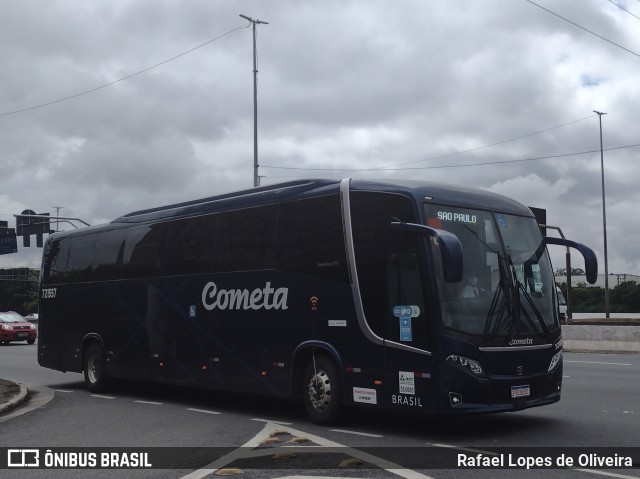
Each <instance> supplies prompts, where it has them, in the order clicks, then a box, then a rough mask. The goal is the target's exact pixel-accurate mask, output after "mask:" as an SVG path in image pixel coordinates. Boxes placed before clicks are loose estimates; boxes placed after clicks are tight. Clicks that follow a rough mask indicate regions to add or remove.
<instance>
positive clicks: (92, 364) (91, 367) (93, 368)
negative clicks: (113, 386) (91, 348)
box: [87, 356, 98, 383]
mask: <svg viewBox="0 0 640 479" xmlns="http://www.w3.org/2000/svg"><path fill="white" fill-rule="evenodd" d="M87 375H88V376H89V381H91V382H92V383H95V382H97V381H98V358H97V357H96V356H91V357H90V358H89V361H87Z"/></svg>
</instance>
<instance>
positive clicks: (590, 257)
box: [542, 236, 598, 284]
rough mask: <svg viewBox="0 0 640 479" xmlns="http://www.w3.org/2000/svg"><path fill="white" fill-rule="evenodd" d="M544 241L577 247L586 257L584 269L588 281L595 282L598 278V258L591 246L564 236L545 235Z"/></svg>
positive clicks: (548, 243)
mask: <svg viewBox="0 0 640 479" xmlns="http://www.w3.org/2000/svg"><path fill="white" fill-rule="evenodd" d="M542 239H543V241H544V243H545V244H547V245H550V244H557V245H560V246H568V247H570V248H575V249H577V250H578V251H580V253H581V254H582V257H583V258H584V270H585V273H586V276H587V281H588V282H589V284H594V283H595V282H596V281H597V279H598V258H597V257H596V254H595V253H594V252H593V250H592V249H591V248H589V247H588V246H585V245H583V244H582V243H576V242H575V241H571V240H568V239H564V238H554V237H551V236H545V237H544V238H542Z"/></svg>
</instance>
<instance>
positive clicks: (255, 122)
mask: <svg viewBox="0 0 640 479" xmlns="http://www.w3.org/2000/svg"><path fill="white" fill-rule="evenodd" d="M240 17H241V18H244V19H245V20H248V21H250V22H251V23H252V24H253V186H254V187H255V186H259V185H260V177H259V176H258V66H257V63H256V25H269V23H268V22H263V21H261V20H254V19H253V18H251V17H247V16H246V15H240Z"/></svg>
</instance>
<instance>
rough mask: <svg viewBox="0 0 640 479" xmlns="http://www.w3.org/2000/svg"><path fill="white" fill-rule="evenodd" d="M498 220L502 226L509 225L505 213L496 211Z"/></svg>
mask: <svg viewBox="0 0 640 479" xmlns="http://www.w3.org/2000/svg"><path fill="white" fill-rule="evenodd" d="M496 221H497V222H498V226H499V227H500V228H506V227H507V219H506V218H505V217H504V215H501V214H499V213H496Z"/></svg>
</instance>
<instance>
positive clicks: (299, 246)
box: [276, 195, 349, 282]
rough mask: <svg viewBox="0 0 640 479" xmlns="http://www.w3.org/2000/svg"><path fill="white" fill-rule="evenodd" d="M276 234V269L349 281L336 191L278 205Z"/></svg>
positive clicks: (338, 199) (340, 212)
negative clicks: (334, 193)
mask: <svg viewBox="0 0 640 479" xmlns="http://www.w3.org/2000/svg"><path fill="white" fill-rule="evenodd" d="M276 238H277V240H276V258H277V263H278V269H281V270H285V271H290V272H292V273H299V274H304V275H308V276H313V277H317V278H323V279H327V280H331V281H342V282H348V281H349V276H348V269H347V259H346V253H345V246H344V233H343V227H342V210H341V205H340V198H339V196H338V195H331V196H324V197H320V198H310V199H306V200H299V201H293V202H289V203H283V204H281V205H279V207H278V226H277V232H276Z"/></svg>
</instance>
